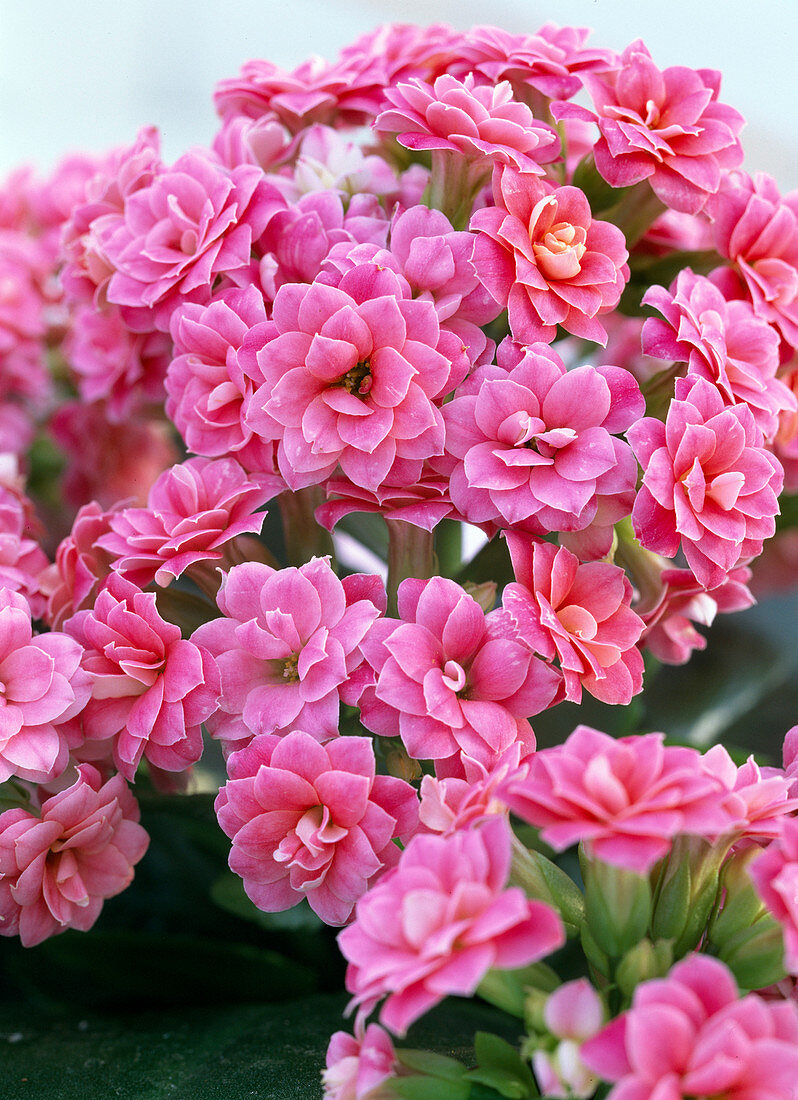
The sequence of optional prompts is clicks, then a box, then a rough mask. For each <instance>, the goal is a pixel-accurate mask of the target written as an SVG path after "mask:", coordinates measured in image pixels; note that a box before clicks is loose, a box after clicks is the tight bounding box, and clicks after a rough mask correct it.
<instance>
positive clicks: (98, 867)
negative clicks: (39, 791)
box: [0, 764, 149, 947]
mask: <svg viewBox="0 0 798 1100" xmlns="http://www.w3.org/2000/svg"><path fill="white" fill-rule="evenodd" d="M77 771H78V778H77V779H76V780H75V782H74V783H73V784H72V785H71V786H70V787H67V788H66V790H63V791H60V792H59V793H58V794H55V795H52V796H50V797H49V798H45V799H44V801H43V802H42V805H41V813H40V814H39V815H38V816H37V815H35V814H32V813H30V812H29V811H28V810H24V809H21V808H20V809H16V808H15V809H11V810H6V811H5V813H3V814H0V916H2V918H4V919H2V920H0V936H14V935H17V934H19V937H20V939H21V941H22V944H23V946H24V947H34V946H35V945H36V944H37V943H41V942H42V940H46V939H47V938H48V937H49V936H53V935H56V934H57V933H59V932H63V931H65V930H66V929H67V928H77V929H79V930H80V931H81V932H87V931H88V930H89V928H91V926H92V925H93V924H94V922H95V921H96V920H97V917H98V916H99V915H100V910H101V909H102V905H103V901H105V899H106V898H112V897H114V896H115V895H116V894H119V893H121V892H122V890H124V889H125V887H127V886H128V885H129V884H130V882H131V880H132V878H133V867H134V866H135V864H137V863H138V861H139V860H140V859H141V857H142V856H143V855H144V853H145V852H146V850H147V845H148V844H149V837H148V836H147V834H146V832H145V831H144V829H143V828H142V827H141V826H140V825H139V824H138V820H139V808H138V805H137V803H136V800H135V799H134V798H133V795H132V794H131V793H130V790H129V789H128V786H127V784H126V783H125V781H124V779H123V778H122V776H121V775H115V776H114V777H113V778H112V779H109V780H108V782H107V783H103V782H102V779H101V777H100V773H99V772H98V771H97V770H96V768H93V767H92V766H91V765H90V764H82V765H81V766H80V767H79V768H78V769H77Z"/></svg>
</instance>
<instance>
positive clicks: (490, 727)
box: [360, 577, 560, 768]
mask: <svg viewBox="0 0 798 1100" xmlns="http://www.w3.org/2000/svg"><path fill="white" fill-rule="evenodd" d="M398 608H399V620H400V621H398V622H397V621H396V620H385V622H384V624H383V623H381V624H380V630H379V631H378V632H375V639H378V641H372V639H371V637H370V638H368V639H366V642H365V643H364V647H363V651H364V653H365V654H366V658H367V660H368V661H369V663H370V664H371V665H372V667H373V668H374V669H375V672H376V674H377V679H376V684H375V688H374V695H375V697H376V702H375V703H373V704H371V705H366V701H365V700H364V701H361V704H360V705H361V710H362V717H363V721H364V723H365V725H366V726H367V727H368V728H375V729H378V730H379V732H381V733H384V732H386V729H385V726H384V723H387V724H388V726H392V727H393V728H392V732H394V733H398V734H399V735H400V736H401V738H402V741H403V742H404V744H405V747H406V749H407V751H408V752H409V753H410V755H411V756H412V757H414V758H415V759H417V760H440V759H445V758H446V757H449V756H455V755H457V754H458V753H459V752H460V751H461V750H462V751H463V752H465V753H467V754H468V755H469V756H471V757H473V758H474V759H475V760H477V761H479V762H480V763H481V764H483V765H485V766H486V767H488V768H490V767H491V766H492V765H493V764H494V763H495V762H496V757H497V756H498V755H499V754H500V753H502V752H504V750H505V749H507V748H508V747H509V746H510V745H511V744H512V743H513V742H515V741H521V742H522V743H523V744H525V745H526V744H534V740H533V734H532V730H531V729H530V727H529V723H528V722H527V721H526V719H527V718H528V717H529V716H530V715H532V714H538V713H539V712H540V711H542V710H545V708H546V707H547V706H549V705H550V704H551V702H552V700H553V699H554V696H555V694H556V692H557V688H558V686H559V682H560V678H559V675H558V674H557V673H556V672H555V671H554V670H553V669H550V668H548V667H547V666H546V665H545V664H544V662H542V661H540V660H539V659H538V658H536V657H534V656H533V654H532V651H531V649H530V648H529V647H528V646H525V645H523V644H522V643H521V642H520V641H519V640H518V639H516V638H514V637H513V636H512V634H511V633H510V632H508V631H505V630H504V629H503V626H504V624H503V620H502V619H501V618H497V617H496V616H495V615H489V616H487V617H486V616H485V613H484V611H483V610H482V608H481V607H480V606H479V604H478V603H477V602H476V600H475V599H473V598H472V597H471V596H469V595H468V593H467V592H466V591H465V590H464V589H463V588H461V587H460V585H459V584H456V583H455V582H454V581H451V580H447V579H446V578H444V577H433V578H432V580H430V581H416V580H405V581H403V582H402V583H401V584H400V586H399V595H398ZM373 722H376V725H372V723H373Z"/></svg>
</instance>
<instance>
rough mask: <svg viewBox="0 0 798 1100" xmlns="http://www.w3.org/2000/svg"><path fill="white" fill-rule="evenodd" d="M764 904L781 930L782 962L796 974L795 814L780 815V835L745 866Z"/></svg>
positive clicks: (797, 863) (797, 838)
mask: <svg viewBox="0 0 798 1100" xmlns="http://www.w3.org/2000/svg"><path fill="white" fill-rule="evenodd" d="M749 872H750V875H751V878H752V879H753V880H754V884H755V886H756V888H757V890H758V892H759V894H760V895H761V897H762V900H763V901H764V903H765V905H767V907H768V909H769V910H770V912H771V913H772V914H773V916H774V917H775V918H776V920H777V921H778V922H779V923H780V924H781V927H782V931H783V933H784V966H785V969H786V970H787V971H789V973H790V974H798V817H794V816H793V817H784V818H782V821H781V831H780V835H779V837H778V838H777V839H776V840H773V841H771V843H770V844H768V846H767V848H766V849H765V851H764V852H763V853H762V855H761V856H757V858H756V859H755V860H754V862H753V863H752V864H751V866H750V867H749Z"/></svg>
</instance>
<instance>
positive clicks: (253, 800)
mask: <svg viewBox="0 0 798 1100" xmlns="http://www.w3.org/2000/svg"><path fill="white" fill-rule="evenodd" d="M375 767H376V765H375V761H374V749H373V746H372V742H371V739H370V738H368V737H336V738H333V740H332V741H328V742H327V744H325V745H320V744H319V743H318V741H317V740H316V739H314V737H312V736H311V735H310V734H309V733H304V732H303V731H302V730H292V731H291V732H290V733H287V734H285V735H284V736H283V737H278V736H277V735H275V734H269V733H264V734H260V735H259V736H257V737H255V738H254V739H253V740H252V741H251V742H250V743H249V745H247V746H246V747H245V748H242V749H239V750H238V751H237V752H235V753H233V754H232V756H230V758H229V759H228V761H227V771H228V775H229V777H230V778H229V779H228V781H227V783H226V784H225V785H224V786H223V787H222V789H221V790H220V792H219V795H218V797H217V799H216V803H215V807H216V814H217V816H218V818H219V824H220V825H221V827H222V829H223V830H224V831H225V833H226V834H227V835H228V836H229V837H230V839H231V840H232V841H233V847H232V850H231V852H230V867H231V868H232V869H233V870H234V871H235V872H236V874H237V875H240V876H241V878H242V879H243V880H244V889H245V890H246V892H247V894H248V896H249V897H250V898H251V900H252V901H253V902H254V903H255V905H257V907H258V908H259V909H262V910H263V911H264V912H266V913H276V912H280V911H282V910H284V909H290V908H291V907H292V906H294V905H297V904H298V903H299V902H300V901H302V899H303V898H307V900H308V904H309V905H310V907H311V909H313V911H314V912H315V913H317V914H318V915H319V916H320V917H321V919H322V920H323V921H324V922H325V924H334V925H340V924H346V922H347V921H348V920H349V918H350V916H351V914H352V910H353V909H354V906H355V902H356V901H357V899H358V898H359V897H360V896H361V895H362V894H364V893H365V892H366V890H367V889H368V887H369V885H370V883H371V882H373V881H374V880H375V879H376V877H377V876H378V875H380V874H382V873H383V872H384V871H385V869H386V868H388V867H393V866H394V864H395V863H396V862H397V860H398V859H399V852H400V849H399V848H398V847H397V845H396V844H394V839H395V838H397V837H399V838H401V840H402V842H403V843H407V841H408V840H409V838H410V836H411V835H412V834H413V833H414V832H415V830H416V826H417V824H418V797H417V795H416V792H415V790H414V789H413V787H411V786H410V784H409V783H406V782H405V781H404V780H402V779H394V778H393V777H391V776H383V775H376V772H375Z"/></svg>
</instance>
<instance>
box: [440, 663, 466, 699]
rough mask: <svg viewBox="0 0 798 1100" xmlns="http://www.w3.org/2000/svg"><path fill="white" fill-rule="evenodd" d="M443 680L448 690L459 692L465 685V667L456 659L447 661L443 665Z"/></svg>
mask: <svg viewBox="0 0 798 1100" xmlns="http://www.w3.org/2000/svg"><path fill="white" fill-rule="evenodd" d="M443 682H444V684H445V685H446V687H447V688H449V690H450V691H453V692H455V694H456V693H457V692H460V691H462V690H463V688H464V687H465V685H466V674H465V669H464V668H463V666H462V665H461V664H458V662H457V661H447V662H446V664H445V665H444V666H443Z"/></svg>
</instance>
